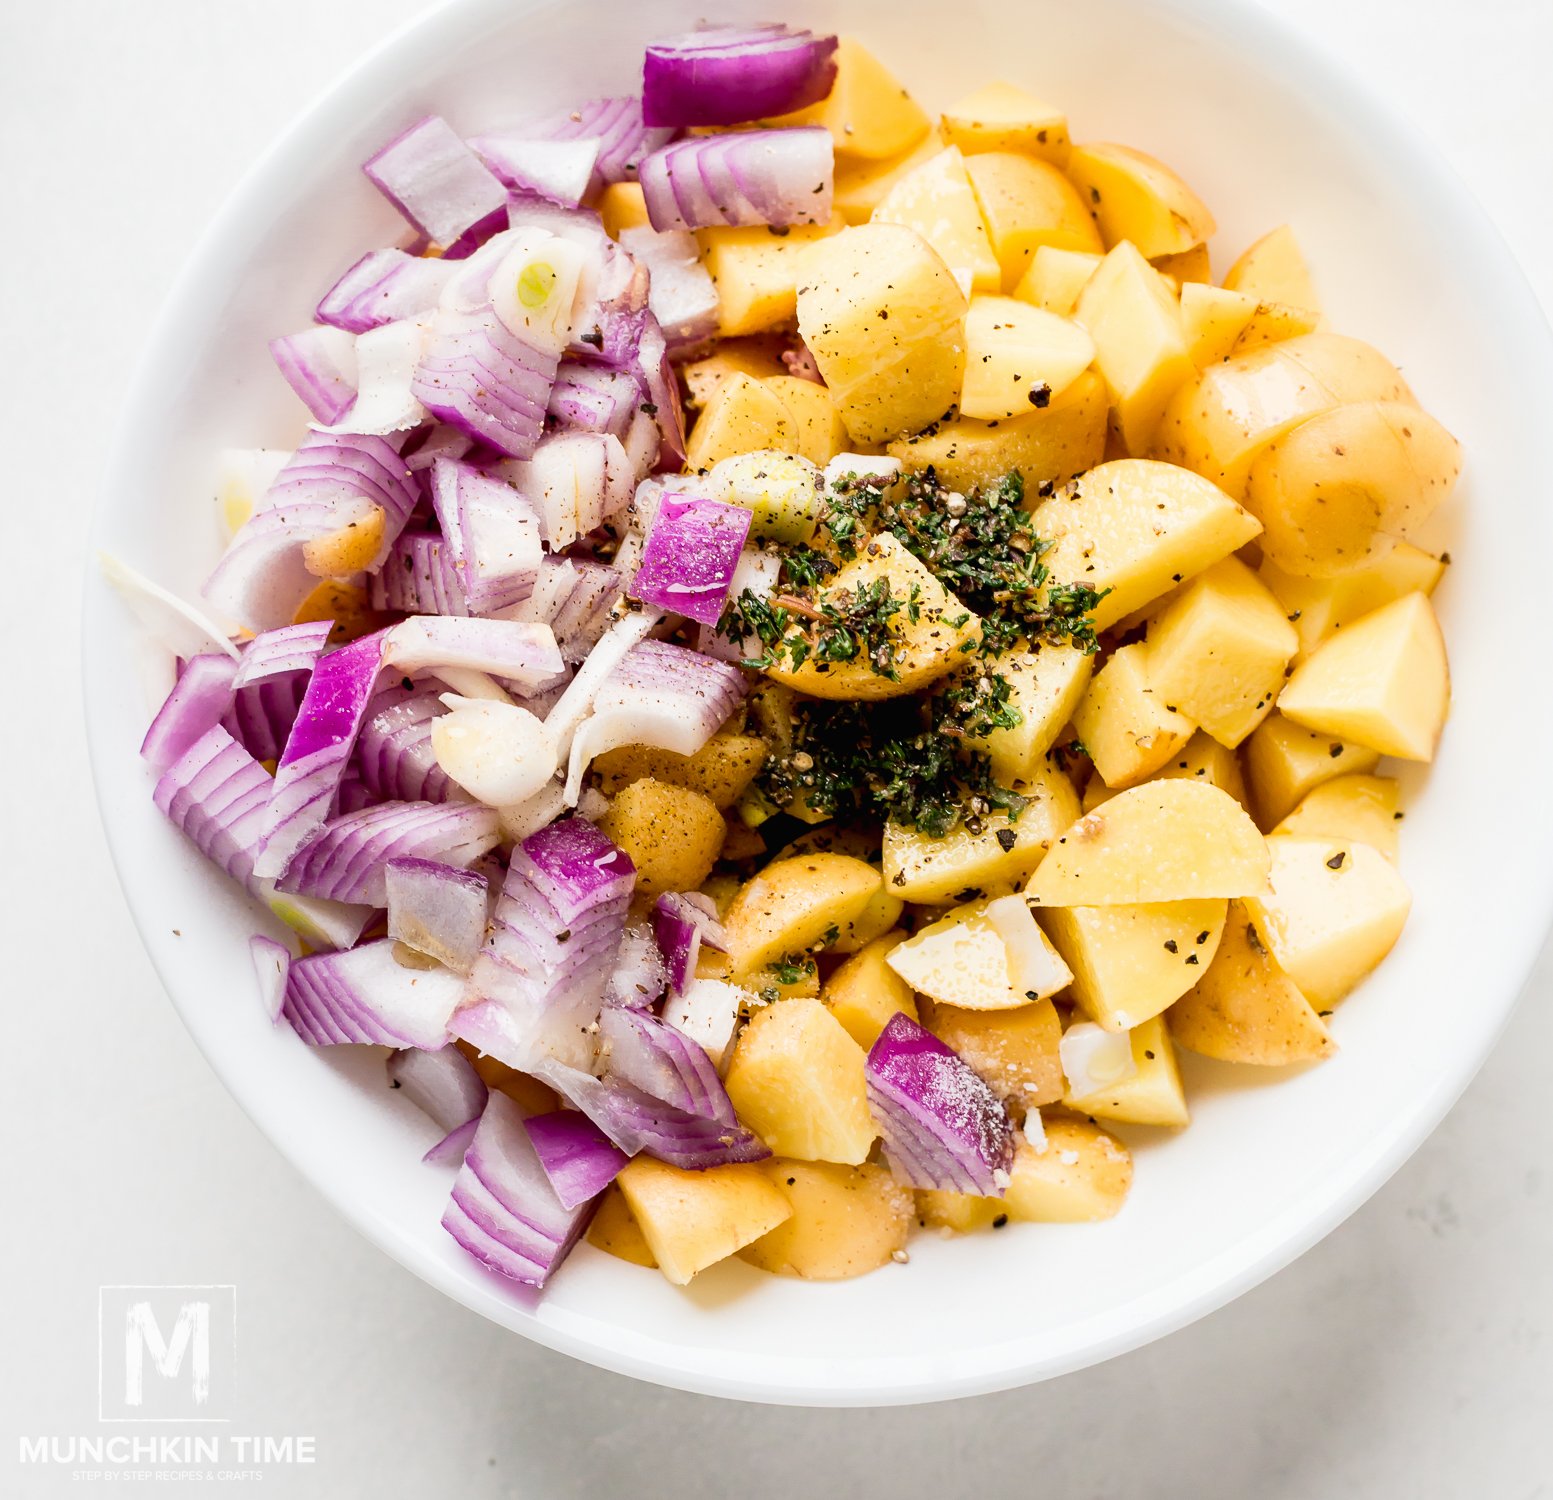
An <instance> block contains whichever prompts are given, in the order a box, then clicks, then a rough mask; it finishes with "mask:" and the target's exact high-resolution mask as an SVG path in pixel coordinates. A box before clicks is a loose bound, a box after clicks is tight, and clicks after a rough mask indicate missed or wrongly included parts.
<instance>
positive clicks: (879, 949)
mask: <svg viewBox="0 0 1553 1500" xmlns="http://www.w3.org/2000/svg"><path fill="white" fill-rule="evenodd" d="M905 938H906V934H905V933H903V932H887V933H885V935H884V936H883V937H880V938H875V939H874V940H873V942H871V943H868V944H866V945H865V946H864V947H862V948H859V949H858V950H857V952H856V953H854V954H853V955H852V956H851V958H849V959H848V960H847V961H846V962H845V963H844V964H842V966H841V967H840V968H839V969H837V970H836V972H835V973H834V974H832V975H831V976H830V978H829V979H827V980H826V981H825V984H824V987H823V988H822V989H821V991H820V999H821V1000H823V1001H824V1002H825V1004H826V1005H827V1006H828V1007H829V1008H830V1013H831V1014H832V1015H833V1016H834V1017H835V1018H836V1019H837V1020H838V1021H840V1022H841V1024H842V1026H843V1027H844V1028H845V1029H846V1033H847V1035H848V1036H849V1037H851V1038H852V1040H853V1041H854V1042H856V1043H857V1044H858V1046H859V1047H861V1048H863V1050H864V1051H865V1052H866V1051H867V1050H868V1048H870V1047H872V1046H873V1044H874V1043H875V1042H877V1041H878V1040H879V1033H880V1032H881V1031H883V1030H884V1028H885V1026H886V1025H887V1024H888V1023H889V1020H890V1017H891V1016H893V1015H896V1014H897V1013H899V1014H901V1015H906V1016H910V1017H911V1019H912V1020H913V1021H915V1020H916V1019H917V1002H916V1000H915V999H914V998H913V996H912V993H911V986H910V985H909V984H907V983H906V981H905V980H904V979H902V978H901V977H900V975H899V974H897V973H896V972H895V970H894V969H892V968H891V967H890V966H889V964H888V963H886V962H885V960H886V958H887V956H888V955H889V953H890V952H891V950H892V949H894V948H895V947H897V946H898V945H899V944H900V943H902V942H904V941H905Z"/></svg>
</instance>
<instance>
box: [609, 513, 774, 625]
mask: <svg viewBox="0 0 1553 1500" xmlns="http://www.w3.org/2000/svg"><path fill="white" fill-rule="evenodd" d="M753 520H754V515H753V513H752V512H751V511H749V510H747V509H745V508H744V507H743V506H742V505H726V504H724V503H723V502H722V501H720V500H705V499H702V498H701V497H700V496H697V495H678V494H666V495H664V496H663V498H662V499H661V500H660V501H659V502H658V510H657V514H656V515H655V516H654V517H653V522H652V526H651V527H650V528H649V530H648V532H647V545H646V548H645V549H644V551H643V553H642V563H641V566H640V567H639V568H638V569H637V570H636V577H635V578H634V579H633V580H632V583H631V597H632V598H634V599H640V600H641V601H642V603H643V604H656V605H658V606H660V607H661V608H663V609H667V610H672V611H673V612H674V613H675V614H680V615H684V616H685V617H686V618H687V619H690V620H695V621H697V622H698V623H699V624H702V625H708V626H715V625H716V624H717V622H718V621H719V620H720V619H722V616H723V610H724V609H725V608H726V607H727V604H728V591H729V588H730V586H731V585H732V583H733V577H734V571H735V569H737V567H738V565H739V558H740V556H741V554H742V553H743V551H744V544H745V542H746V541H747V540H748V539H749V534H750V525H751V523H752V522H753Z"/></svg>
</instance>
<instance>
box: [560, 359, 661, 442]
mask: <svg viewBox="0 0 1553 1500" xmlns="http://www.w3.org/2000/svg"><path fill="white" fill-rule="evenodd" d="M641 401H642V393H641V388H640V387H639V386H638V385H637V383H636V381H635V380H633V379H632V378H631V376H629V375H627V374H626V373H625V372H624V371H623V370H610V369H605V368H604V367H602V366H600V365H586V364H583V363H582V362H581V361H580V360H574V359H563V360H562V361H561V364H560V367H559V368H558V369H557V371H556V376H555V385H554V386H553V387H552V388H551V391H550V407H549V413H548V414H549V417H550V419H551V421H552V422H553V423H554V424H555V426H556V427H557V428H558V429H559V430H561V431H563V432H566V431H570V432H596V433H606V432H607V433H610V434H611V435H613V436H614V437H617V438H619V439H620V440H621V441H622V442H624V440H625V436H626V433H627V432H628V431H629V430H630V426H631V418H632V416H633V415H634V414H635V413H636V411H637V408H638V407H639V406H640V404H641Z"/></svg>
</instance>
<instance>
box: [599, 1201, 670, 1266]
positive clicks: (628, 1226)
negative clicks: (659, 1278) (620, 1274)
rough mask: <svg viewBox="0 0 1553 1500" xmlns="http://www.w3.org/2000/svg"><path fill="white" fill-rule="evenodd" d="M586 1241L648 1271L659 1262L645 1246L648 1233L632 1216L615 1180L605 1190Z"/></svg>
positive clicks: (607, 1253)
mask: <svg viewBox="0 0 1553 1500" xmlns="http://www.w3.org/2000/svg"><path fill="white" fill-rule="evenodd" d="M588 1243H589V1244H590V1245H593V1246H596V1247H597V1248H598V1249H600V1250H602V1251H603V1252H604V1253H605V1254H606V1255H613V1256H614V1257H615V1259H616V1260H623V1261H626V1262H628V1263H629V1264H630V1265H633V1266H645V1267H646V1268H647V1269H648V1270H649V1271H656V1270H657V1269H658V1262H657V1261H656V1260H654V1259H653V1253H652V1251H651V1250H649V1249H648V1248H647V1236H646V1235H644V1234H643V1233H642V1226H641V1225H640V1224H638V1223H637V1222H636V1219H635V1217H634V1216H633V1215H632V1213H631V1209H630V1206H629V1205H628V1204H627V1203H626V1200H625V1194H624V1193H622V1192H621V1191H620V1186H619V1184H618V1183H614V1182H612V1183H610V1185H609V1186H608V1187H607V1188H605V1189H604V1193H603V1196H602V1197H600V1199H599V1206H598V1208H596V1209H595V1210H594V1213H593V1218H592V1220H591V1221H590V1222H589V1224H588Z"/></svg>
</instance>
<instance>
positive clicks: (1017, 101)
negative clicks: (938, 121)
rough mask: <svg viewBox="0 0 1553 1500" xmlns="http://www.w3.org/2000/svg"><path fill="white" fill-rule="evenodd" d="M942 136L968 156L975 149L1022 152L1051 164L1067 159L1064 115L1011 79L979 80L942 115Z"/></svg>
mask: <svg viewBox="0 0 1553 1500" xmlns="http://www.w3.org/2000/svg"><path fill="white" fill-rule="evenodd" d="M943 131H944V138H945V139H946V140H949V141H952V142H953V143H954V144H955V145H956V146H958V147H959V148H960V149H961V150H962V151H963V152H965V153H966V155H967V156H969V155H970V154H971V153H972V152H976V151H1023V152H1024V153H1025V154H1026V155H1027V156H1037V157H1040V158H1042V159H1043V160H1045V161H1049V162H1050V163H1051V164H1052V165H1053V166H1054V167H1062V166H1064V165H1065V164H1066V163H1067V159H1068V150H1069V146H1070V142H1069V139H1068V117H1067V116H1066V115H1065V114H1063V112H1062V111H1061V110H1060V109H1058V108H1057V107H1056V106H1055V105H1051V104H1047V103H1045V102H1043V101H1042V100H1040V99H1037V98H1035V97H1034V96H1033V95H1031V94H1027V93H1026V92H1025V91H1024V90H1023V89H1021V88H1016V87H1015V86H1014V85H1013V84H1011V83H987V84H983V85H982V86H981V87H980V88H979V89H977V90H975V91H974V92H973V93H970V94H967V95H966V96H965V97H964V98H963V99H961V100H959V101H958V102H957V103H955V104H952V105H950V106H949V108H948V109H946V110H945V111H944V114H943Z"/></svg>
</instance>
